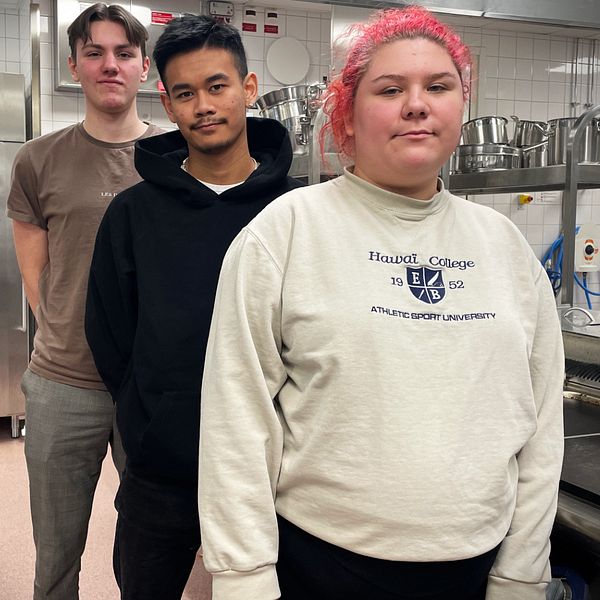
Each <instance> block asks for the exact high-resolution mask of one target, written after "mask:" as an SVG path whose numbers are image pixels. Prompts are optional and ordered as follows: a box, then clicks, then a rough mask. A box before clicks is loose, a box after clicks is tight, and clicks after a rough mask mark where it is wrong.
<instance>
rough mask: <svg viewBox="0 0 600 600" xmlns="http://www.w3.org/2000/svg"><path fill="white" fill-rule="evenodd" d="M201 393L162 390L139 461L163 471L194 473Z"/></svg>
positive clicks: (167, 473) (145, 436)
mask: <svg viewBox="0 0 600 600" xmlns="http://www.w3.org/2000/svg"><path fill="white" fill-rule="evenodd" d="M199 432H200V394H199V393H198V392H190V391H174V392H164V393H163V394H162V396H161V400H160V405H159V407H158V409H157V411H156V412H155V413H154V416H153V417H152V420H151V421H150V423H149V425H148V427H147V429H146V431H145V433H144V436H143V438H142V443H141V446H140V450H141V452H140V461H141V462H142V463H143V464H144V465H145V466H147V467H148V468H150V469H151V470H156V471H158V472H160V473H161V474H163V475H166V476H171V477H178V478H180V477H182V476H183V477H186V478H189V477H190V476H196V475H197V468H198V441H199V435H200V434H199Z"/></svg>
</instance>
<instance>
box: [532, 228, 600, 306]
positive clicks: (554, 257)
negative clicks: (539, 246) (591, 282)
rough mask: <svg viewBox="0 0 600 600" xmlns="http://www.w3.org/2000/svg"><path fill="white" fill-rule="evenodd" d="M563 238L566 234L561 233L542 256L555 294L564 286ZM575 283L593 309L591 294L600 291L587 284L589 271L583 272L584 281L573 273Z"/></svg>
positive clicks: (597, 294)
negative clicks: (590, 287) (593, 289)
mask: <svg viewBox="0 0 600 600" xmlns="http://www.w3.org/2000/svg"><path fill="white" fill-rule="evenodd" d="M578 232H579V227H577V229H576V230H575V233H578ZM563 240H564V236H563V234H562V233H561V234H560V235H559V236H558V237H557V238H556V239H555V240H554V241H553V242H552V244H551V245H550V247H549V248H548V250H546V252H545V253H544V256H542V261H541V262H542V266H543V267H544V269H545V270H546V273H547V275H548V279H550V284H551V285H552V290H553V291H554V295H555V296H558V293H559V292H560V288H561V287H562V261H563ZM573 277H574V278H575V283H576V284H577V285H578V286H579V287H580V288H581V289H582V290H583V293H584V294H585V300H586V303H587V307H588V308H589V309H590V310H591V308H592V298H591V296H600V292H593V291H592V290H590V289H589V288H588V286H587V273H583V277H582V279H583V281H582V280H581V279H579V277H577V273H573Z"/></svg>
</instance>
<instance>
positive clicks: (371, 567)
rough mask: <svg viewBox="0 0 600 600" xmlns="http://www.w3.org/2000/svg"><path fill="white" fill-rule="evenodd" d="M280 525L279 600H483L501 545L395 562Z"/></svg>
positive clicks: (282, 522)
mask: <svg viewBox="0 0 600 600" xmlns="http://www.w3.org/2000/svg"><path fill="white" fill-rule="evenodd" d="M278 522H279V559H278V562H277V575H278V578H279V586H280V589H281V600H485V594H486V588H487V578H488V574H489V572H490V569H491V568H492V565H493V564H494V560H495V558H496V555H497V553H498V550H499V546H498V547H496V548H493V549H492V550H490V551H489V552H486V553H485V554H483V555H481V556H477V557H475V558H470V559H466V560H457V561H449V562H427V563H423V562H421V563H417V562H397V561H387V560H381V559H377V558H372V557H368V556H362V555H359V554H355V553H353V552H350V551H349V550H345V549H344V548H340V547H338V546H334V545H333V544H330V543H328V542H325V541H323V540H321V539H319V538H316V537H314V536H312V535H310V534H309V533H307V532H305V531H303V530H302V529H300V528H298V527H296V526H295V525H293V524H292V523H290V522H289V521H286V520H285V519H283V518H282V517H278Z"/></svg>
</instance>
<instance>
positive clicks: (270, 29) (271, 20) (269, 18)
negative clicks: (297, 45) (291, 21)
mask: <svg viewBox="0 0 600 600" xmlns="http://www.w3.org/2000/svg"><path fill="white" fill-rule="evenodd" d="M264 32H265V33H269V34H271V35H278V34H279V13H278V12H277V11H276V10H275V9H274V8H267V9H266V10H265V27H264Z"/></svg>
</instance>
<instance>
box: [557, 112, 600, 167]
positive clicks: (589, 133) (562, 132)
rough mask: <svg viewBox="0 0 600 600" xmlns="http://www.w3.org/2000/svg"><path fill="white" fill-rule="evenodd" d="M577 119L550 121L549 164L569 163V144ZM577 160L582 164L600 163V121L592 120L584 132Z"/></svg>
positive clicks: (567, 118) (576, 156)
mask: <svg viewBox="0 0 600 600" xmlns="http://www.w3.org/2000/svg"><path fill="white" fill-rule="evenodd" d="M575 121H577V117H564V118H562V119H550V120H549V121H548V126H549V128H550V133H549V136H548V164H549V165H563V164H565V163H566V162H567V144H568V142H569V134H570V132H571V129H572V128H573V126H574V125H575ZM575 158H576V160H577V162H580V163H600V120H599V119H592V120H591V121H590V122H589V123H588V125H587V126H586V128H585V131H584V132H583V138H582V139H581V141H580V145H579V152H576V154H575Z"/></svg>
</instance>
